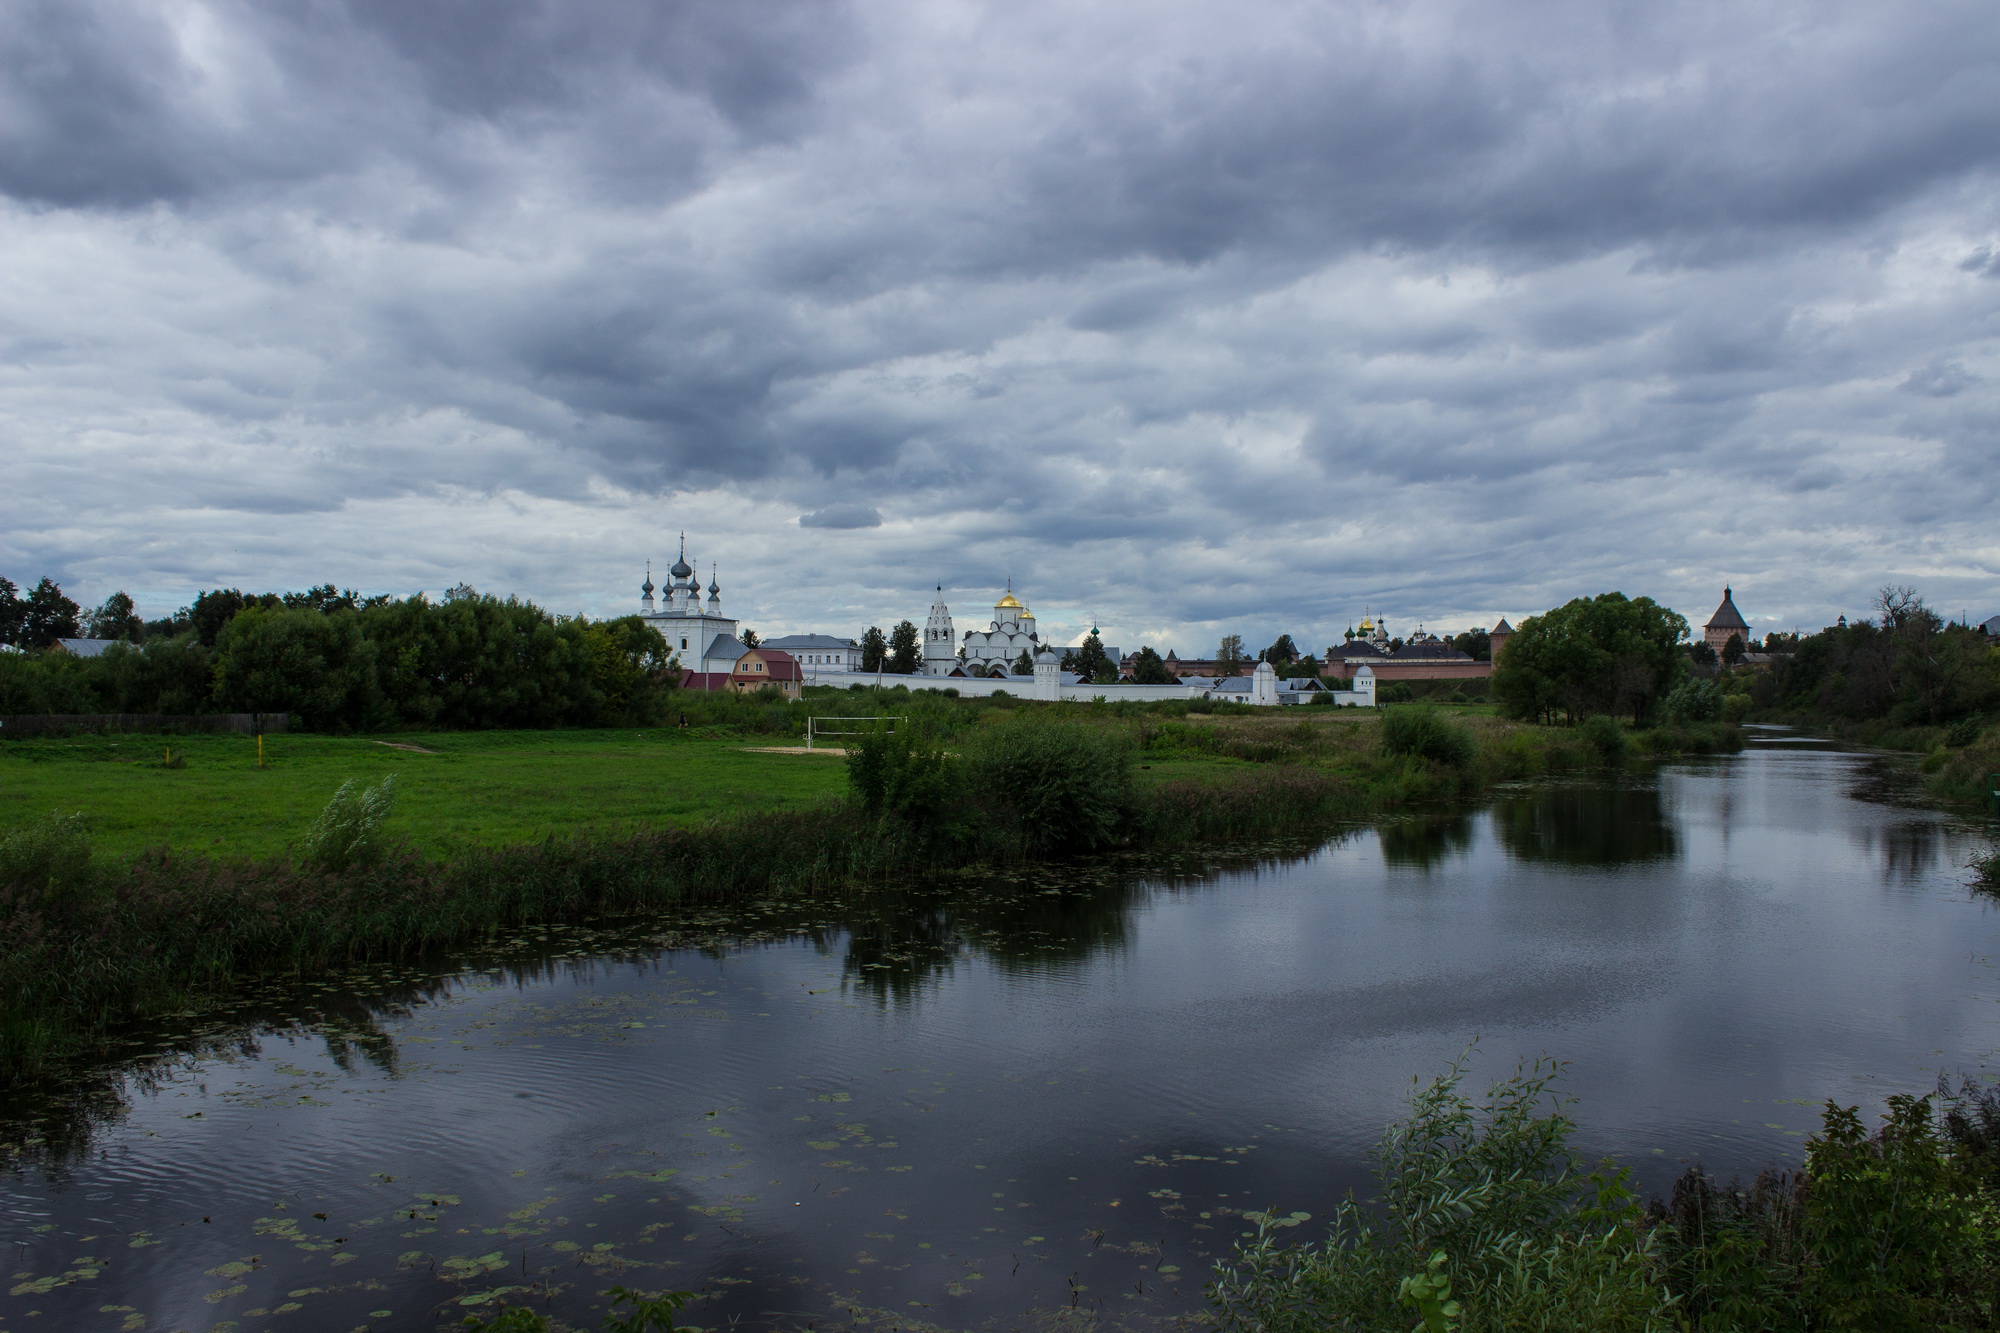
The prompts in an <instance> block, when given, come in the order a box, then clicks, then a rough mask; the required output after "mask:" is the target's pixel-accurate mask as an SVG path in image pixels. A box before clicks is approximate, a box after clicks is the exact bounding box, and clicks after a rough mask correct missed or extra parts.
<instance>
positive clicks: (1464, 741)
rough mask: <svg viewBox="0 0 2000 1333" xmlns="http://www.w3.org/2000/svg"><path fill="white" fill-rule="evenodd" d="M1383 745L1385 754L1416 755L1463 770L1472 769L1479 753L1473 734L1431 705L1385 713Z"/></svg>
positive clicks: (1383, 715) (1407, 707) (1412, 706)
mask: <svg viewBox="0 0 2000 1333" xmlns="http://www.w3.org/2000/svg"><path fill="white" fill-rule="evenodd" d="M1381 745H1382V753H1383V754H1386V755H1392V756H1393V755H1414V756H1415V757H1417V758H1419V759H1425V760H1428V761H1430V762H1431V763H1434V764H1438V765H1440V766H1442V767H1444V768H1451V769H1458V770H1460V771H1464V770H1467V769H1470V768H1471V767H1472V766H1473V763H1474V762H1475V761H1476V760H1477V759H1478V756H1479V744H1478V742H1477V741H1475V740H1474V739H1473V737H1472V733H1471V732H1469V731H1467V730H1466V729H1465V728H1464V727H1462V726H1460V725H1459V724H1458V723H1456V722H1453V721H1451V720H1450V719H1449V718H1447V717H1446V716H1445V715H1444V714H1443V713H1442V712H1440V711H1439V710H1438V709H1436V708H1434V707H1432V706H1431V705H1429V704H1412V705H1407V706H1404V707H1400V708H1391V709H1389V710H1388V711H1386V712H1385V713H1383V714H1382V740H1381Z"/></svg>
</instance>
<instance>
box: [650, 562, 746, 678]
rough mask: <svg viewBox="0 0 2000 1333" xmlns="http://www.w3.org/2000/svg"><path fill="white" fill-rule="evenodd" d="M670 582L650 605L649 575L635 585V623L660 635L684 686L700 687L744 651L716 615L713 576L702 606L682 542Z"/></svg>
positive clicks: (718, 597)
mask: <svg viewBox="0 0 2000 1333" xmlns="http://www.w3.org/2000/svg"><path fill="white" fill-rule="evenodd" d="M668 575H669V577H671V578H672V579H673V582H672V583H670V584H668V585H666V586H665V587H663V588H661V589H659V592H660V600H659V601H658V602H657V603H656V602H655V601H654V600H653V592H654V589H653V572H652V570H651V569H650V568H649V569H648V570H647V571H646V581H645V583H643V584H641V585H640V589H639V592H640V596H639V618H640V619H641V620H643V621H645V622H646V624H647V625H649V626H651V627H652V628H653V629H656V630H658V631H659V632H660V637H661V638H663V639H665V640H666V641H667V651H668V652H669V653H670V654H672V659H673V661H675V662H676V663H677V664H678V665H679V666H680V668H681V670H682V671H683V672H684V673H686V675H687V678H688V680H689V681H690V682H692V681H696V680H703V681H705V680H706V678H707V677H708V676H710V675H712V674H716V673H720V674H721V675H723V676H727V675H728V674H729V673H730V672H732V671H734V670H735V668H736V661H737V659H738V658H740V657H742V656H743V654H744V652H745V649H744V647H743V644H742V643H741V642H740V641H738V639H737V637H736V622H735V621H734V620H732V619H730V618H729V617H728V616H726V615H724V614H723V613H722V588H721V586H720V585H719V584H718V583H717V582H716V576H715V574H714V572H713V571H711V572H710V574H709V577H708V601H707V602H706V604H704V603H703V601H702V596H701V594H702V586H701V576H700V575H699V574H698V573H696V571H695V568H694V566H693V565H691V564H689V563H688V558H687V538H686V537H685V536H684V537H682V538H681V553H680V557H679V558H678V559H676V560H675V561H674V564H673V568H672V569H670V570H669V571H668Z"/></svg>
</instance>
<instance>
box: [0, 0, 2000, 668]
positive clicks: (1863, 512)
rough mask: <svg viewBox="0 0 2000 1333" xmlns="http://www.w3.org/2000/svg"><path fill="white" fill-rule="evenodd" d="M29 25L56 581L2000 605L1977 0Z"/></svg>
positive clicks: (12, 383)
mask: <svg viewBox="0 0 2000 1333" xmlns="http://www.w3.org/2000/svg"><path fill="white" fill-rule="evenodd" d="M1141 19H1143V21H1139V20H1141ZM9 22H10V28H11V32H10V35H11V36H12V37H13V38H14V40H11V41H9V42H7V43H5V44H0V46H4V51H5V52H6V54H4V55H0V194H4V200H0V229H4V230H3V231H0V239H4V241H5V243H6V245H7V247H8V253H9V255H10V261H11V264H10V266H11V269H12V271H13V272H14V273H16V274H18V275H19V277H18V279H17V280H14V281H10V285H9V292H8V295H7V296H6V297H4V298H0V358H4V362H0V368H4V370H5V376H4V378H0V414H4V415H0V430H4V431H5V432H6V438H7V439H8V440H9V441H10V448H9V449H8V450H7V451H6V453H5V455H4V456H0V515H4V518H5V522H4V524H0V571H4V572H8V573H10V574H11V575H13V576H15V577H17V578H18V577H19V576H20V575H22V574H28V575H31V576H32V575H38V574H39V573H41V572H43V571H44V570H45V569H46V570H47V571H49V572H53V573H57V574H59V575H60V576H62V577H64V578H66V579H68V580H70V581H72V582H73V583H75V584H77V585H78V587H79V590H80V591H82V592H83V593H84V595H86V596H90V597H96V596H101V595H102V593H103V592H107V591H109V590H110V589H111V588H112V587H114V586H129V587H131V588H132V590H133V591H134V592H135V593H141V594H144V595H145V596H148V597H151V598H153V599H155V600H156V601H157V602H162V603H165V604H169V605H170V604H172V603H174V602H175V601H178V600H185V598H186V596H187V595H188V593H189V592H190V591H191V590H192V589H193V588H195V587H198V586H204V585H206V584H209V583H216V582H228V583H244V584H256V585H260V586H261V585H266V584H281V583H287V582H304V581H319V580H322V579H325V578H332V579H334V580H335V581H336V582H342V583H365V582H366V583H371V586H379V587H382V588H385V589H401V590H409V589H413V588H416V587H432V588H436V587H443V586H447V585H449V584H450V583H454V582H457V581H459V580H460V579H461V578H465V579H469V580H470V581H471V582H473V583H474V584H476V585H478V586H480V587H510V588H513V589H515V590H517V591H520V592H523V593H525V594H528V595H532V596H536V597H540V598H544V599H547V600H549V601H551V602H552V603H555V604H558V605H561V606H564V607H581V608H587V609H592V610H599V611H601V610H610V609H616V608H618V607H620V606H623V605H624V604H625V602H626V601H628V600H629V599H630V597H631V595H632V594H631V591H630V589H628V588H627V585H628V584H629V585H632V586H633V587H636V584H637V581H638V580H637V578H636V577H634V576H633V575H632V571H634V570H636V569H639V568H640V566H641V563H642V562H643V560H644V559H645V558H647V557H648V556H649V555H651V556H658V555H660V554H662V553H663V552H667V551H668V548H669V547H670V546H671V542H670V541H669V534H670V533H672V532H674V531H677V530H679V529H680V528H681V527H687V528H688V529H690V531H691V532H692V533H693V534H694V535H695V536H696V539H697V544H698V546H699V547H701V548H702V549H706V550H710V551H712V552H713V553H714V554H715V555H716V556H717V557H719V558H720V559H721V560H722V562H723V564H724V566H725V569H728V568H729V566H730V565H732V564H740V568H737V569H734V570H731V571H730V572H729V577H728V578H726V579H725V583H726V585H727V586H728V588H729V589H730V593H729V595H730V596H731V597H734V598H737V599H738V601H737V602H736V605H738V606H739V607H742V608H744V610H745V612H746V614H749V615H752V616H754V617H756V618H757V619H759V620H760V621H762V622H763V623H764V624H766V625H773V626H775V625H787V626H795V627H801V628H805V627H825V628H841V629H845V630H849V631H851V630H852V629H854V628H855V627H856V625H857V624H858V623H861V622H869V621H876V620H884V619H890V618H900V617H901V616H903V615H913V616H918V617H919V618H920V615H921V612H922V610H923V608H924V606H925V605H927V604H928V598H927V597H926V596H925V595H924V589H925V588H927V587H929V586H930V584H932V583H934V582H944V583H945V584H946V585H947V587H948V588H953V589H957V590H962V594H961V593H958V592H955V593H954V595H955V596H957V597H958V598H959V600H961V601H964V602H966V603H967V604H969V605H975V606H976V605H978V604H979V603H980V602H981V601H982V600H985V599H989V598H990V593H991V590H992V589H993V588H994V587H995V586H997V585H998V584H999V583H1000V582H1001V581H1003V580H1004V579H1006V578H1007V577H1009V576H1012V577H1014V578H1015V579H1016V584H1017V586H1019V587H1023V588H1024V589H1025V590H1027V591H1028V592H1029V594H1030V596H1031V599H1039V600H1037V601H1036V605H1037V610H1038V612H1040V614H1041V615H1042V617H1043V619H1044V623H1045V624H1050V625H1052V626H1057V627H1068V628H1075V629H1081V628H1082V627H1083V622H1084V621H1085V620H1087V619H1088V618H1090V617H1091V616H1093V615H1097V616H1101V617H1102V619H1103V622H1104V623H1105V624H1106V625H1107V627H1108V629H1109V628H1115V629H1116V632H1117V637H1118V638H1119V639H1120V640H1121V641H1124V642H1133V643H1136V642H1138V641H1140V640H1141V639H1144V638H1148V637H1150V638H1151V639H1153V640H1164V641H1166V642H1169V643H1175V644H1179V645H1181V646H1183V647H1186V648H1189V649H1196V648H1201V647H1204V646H1205V645H1206V643H1207V641H1208V640H1211V639H1212V638H1213V637H1215V636H1216V635H1217V634H1219V633H1221V632H1224V631H1226V630H1228V629H1232V628H1234V629H1241V630H1243V631H1244V632H1245V633H1246V634H1249V635H1250V636H1251V637H1263V636H1268V635H1271V634H1275V632H1276V631H1277V630H1279V629H1286V630H1290V631H1292V632H1293V633H1295V634H1296V635H1299V636H1300V637H1301V638H1303V639H1305V640H1307V641H1319V640H1323V639H1325V638H1326V637H1328V636H1330V635H1331V634H1334V633H1337V632H1338V630H1339V629H1340V628H1341V627H1342V626H1344V625H1345V624H1346V623H1348V622H1349V621H1352V620H1354V619H1356V618H1358V616H1359V613H1360V608H1361V607H1362V606H1363V605H1370V606H1373V607H1374V608H1375V609H1376V610H1377V611H1386V612H1388V613H1389V614H1391V615H1392V617H1397V618H1399V619H1400V620H1401V621H1403V622H1405V623H1407V622H1413V621H1415V620H1417V619H1424V620H1427V621H1430V622H1432V623H1433V624H1437V623H1444V624H1447V625H1448V624H1452V623H1459V622H1472V621H1479V622H1484V621H1489V620H1491V619H1492V618H1494V617H1495V616H1497V615H1499V614H1503V613H1504V614H1508V615H1512V616H1516V617H1518V616H1519V615H1521V614H1524V613H1528V612H1532V611H1534V610H1537V609H1540V608H1541V607H1544V606H1546V605H1549V604H1551V603H1552V602H1555V601H1559V600H1562V599H1563V598H1566V597H1568V596H1572V595H1576V594H1579V593H1585V592H1594V591H1598V590H1601V589H1602V588H1603V587H1605V586H1611V585H1616V586H1622V587H1625V588H1626V590H1627V591H1630V592H1635V593H1637V592H1649V593H1652V594H1653V595H1655V596H1659V597H1662V598H1664V599H1666V600H1669V601H1673V602H1676V604H1681V603H1685V605H1683V607H1682V609H1683V610H1688V611H1690V612H1697V611H1698V612H1699V613H1700V614H1706V611H1707V610H1708V609H1710V608H1709V606H1708V605H1703V604H1702V603H1704V602H1707V603H1712V601H1713V600H1714V595H1715V587H1712V586H1711V585H1718V586H1719V584H1720V582H1721V581H1722V580H1723V579H1724V578H1734V579H1735V582H1736V586H1737V587H1738V589H1739V591H1740V592H1742V593H1743V594H1744V597H1743V599H1742V600H1743V601H1744V603H1745V609H1746V611H1748V612H1749V613H1750V614H1751V615H1752V617H1753V618H1757V617H1759V616H1767V617H1772V618H1774V619H1775V620H1781V621H1783V622H1784V623H1787V624H1788V623H1790V621H1791V620H1792V619H1799V620H1801V621H1803V622H1805V623H1817V622H1818V621H1820V620H1830V619H1831V618H1832V615H1833V614H1835V613H1836V612H1837V611H1839V610H1848V611H1856V610H1858V609H1860V607H1861V605H1862V603H1863V601H1864V600H1865V597H1866V594H1867V591H1868V590H1869V589H1870V588H1872V587H1873V586H1874V585H1875V584H1878V583H1880V582H1882V581H1883V580H1884V579H1887V578H1890V577H1892V576H1893V577H1895V578H1896V579H1898V580H1899V581H1908V582H1914V583H1918V584H1919V585H1921V586H1924V587H1926V588H1929V589H1932V590H1933V591H1934V594H1935V595H1936V596H1937V597H1938V598H1939V600H1940V601H1942V602H1945V603H1948V604H1955V603H1956V602H1957V601H1959V600H1967V601H1978V602H1980V603H1981V604H1982V605H1983V604H1984V603H1985V600H1987V599H1996V594H1995V591H1994V588H1993V572H1994V567H1995V564H1996V562H2000V546H1996V544H1995V543H1994V541H1993V540H1992V539H1991V538H1990V537H1989V536H1988V535H1987V529H1986V526H1985V525H1983V523H1982V521H1981V516H1982V514H1983V512H1984V511H1985V510H1986V509H1987V508H1988V507H1990V505H1991V504H1992V503H1993V501H1994V499H1995V495H1994V482H1993V480H1992V477H1993V468H1992V461H1993V455H1992V445H1991V440H1992V439H1993V438H1994V427H1995V425H1996V416H2000V391H1996V389H1995V387H1994V386H1995V384H1996V375H1995V362H1996V347H1995V343H1994V336H1993V333H1992V330H1993V329H1994V328H1995V327H1996V322H1995V316H1996V313H2000V287H1997V286H1996V285H1995V284H1992V283H1990V282H1987V281H1985V280H1984V279H1985V278H1987V277H1990V276H1992V275H1993V274H1994V273H1996V272H2000V261H1995V260H1994V258H1993V256H1994V253H1995V247H1996V244H2000V238H1996V236H1995V234H1994V232H1993V228H1992V221H1991V219H1992V217H1993V214H1994V204H1995V202H1996V198H1995V196H1996V181H1995V165H1996V160H2000V133H1996V131H2000V102H1996V101H1995V99H1993V98H1992V97H1991V96H1990V88H1991V86H1992V79H1993V76H1994V73H1995V68H1996V64H2000V33H1996V32H1995V31H1993V29H1992V25H1991V24H1990V23H1988V22H1986V21H1985V15H1984V11H1983V10H1981V9H1979V8H1978V7H1976V6H1971V5H1965V4H1957V5H1954V4H1947V5H1941V6H1934V7H1931V8H1930V9H1927V10H1923V11H1920V12H1915V13H1907V12H1895V13H1891V12H1888V11H1885V10H1883V9H1882V8H1881V7H1879V6H1870V5H1860V4H1846V5H1842V4H1834V5H1804V4H1796V5H1786V6H1779V7H1778V8H1776V9H1772V8H1769V7H1766V8H1764V9H1759V10H1754V11H1749V10H1746V11H1741V12H1735V11H1732V12H1726V13H1724V12H1718V11H1715V10H1713V9H1712V7H1703V6H1696V5H1692V4H1671V3H1670V4H1666V5H1660V6H1651V7H1647V8H1645V9H1643V10H1641V9H1630V8H1626V9H1617V8H1610V9H1607V8H1606V7H1604V6H1601V5H1586V4H1582V3H1576V4H1558V5H1554V6H1545V7H1542V8H1540V9H1536V10H1532V11H1522V10H1519V9H1518V8H1517V9H1514V10H1497V9H1493V8H1491V7H1487V6H1475V5H1469V4H1453V3H1409V4H1401V5H1390V6H1380V5H1364V4H1358V3H1357V4H1336V5H1329V6H1320V7H1313V8H1299V9H1283V10H1272V11H1270V12H1269V13H1267V14H1266V15H1265V16H1264V17H1263V19H1262V21H1261V22H1259V23H1255V24H1245V23H1243V22H1242V19H1241V15H1238V14H1226V13H1223V12H1221V11H1218V10H1216V9H1214V8H1213V7H1211V6H1199V5H1167V6H1160V5H1148V6H1145V7H1144V8H1143V9H1141V8H1139V7H1136V6H1119V5H1109V6H1095V7H1086V8H1083V9H1078V8H1076V7H1074V6H1068V7H1065V6H1054V5H1021V6H1009V7H1005V8H1004V9H971V8H967V9H958V8H953V7H949V6H930V5H914V4H912V5H900V6H899V5H872V6H847V5H839V4H824V3H817V2H816V0H815V2H813V3H806V2H804V0H801V2H800V3H796V4H781V5H770V6H758V7H755V8H746V7H743V6H737V5H728V4H723V3H694V4H685V5H674V6H659V5H653V4H645V3H639V0H630V2H629V3H614V2H612V0H598V2H597V3H585V4H562V5H559V4H556V3H554V2H553V0H510V2H508V3H485V2H482V3H479V4H476V5H472V4H459V3H445V2H443V0H440V2H439V3H434V4H422V5H409V4H393V3H375V2H374V0H368V2H366V3H364V2H362V0H346V2H345V3H342V2H339V0H336V2H335V3H329V4H325V5H318V6H311V7H298V6H288V5H276V4H262V3H250V2H248V0H194V2H193V3H190V4H188V5H184V6H178V7H172V8H166V9H162V8H160V7H158V6H146V5H139V4H136V3H133V2H132V0H78V2H77V3H67V4H55V3H52V0H23V3H22V4H20V5H18V6H16V7H15V9H14V10H13V11H12V13H11V15H10V19H9ZM883 507H887V508H889V510H890V512H891V513H893V514H895V515H896V516H897V520H896V522H895V523H894V524H886V525H885V524H883V523H882V521H881V518H880V509H881V508H883ZM801 527H805V528H810V529H812V535H811V537H810V538H802V536H801V534H800V532H799V529H800V528H801ZM134 532H144V533H147V534H149V537H148V540H146V541H143V542H139V541H134V540H133V539H132V537H131V534H132V533H134ZM1996 609H2000V607H1996ZM1760 623H1761V622H1760Z"/></svg>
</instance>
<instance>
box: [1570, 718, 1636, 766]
mask: <svg viewBox="0 0 2000 1333" xmlns="http://www.w3.org/2000/svg"><path fill="white" fill-rule="evenodd" d="M1576 731H1577V735H1579V736H1581V737H1582V738H1583V740H1584V742H1585V743H1586V744H1588V745H1589V746H1590V748H1591V749H1593V750H1595V751H1597V753H1598V754H1600V755H1602V756H1603V757H1604V758H1606V759H1622V758H1624V756H1625V728H1623V727H1621V726H1619V725H1618V719H1617V718H1615V717H1612V716H1610V715H1609V714H1606V713H1598V714H1596V715H1595V716H1592V717H1587V718H1585V719H1584V720H1583V725H1582V726H1580V727H1578V728H1577V729H1576Z"/></svg>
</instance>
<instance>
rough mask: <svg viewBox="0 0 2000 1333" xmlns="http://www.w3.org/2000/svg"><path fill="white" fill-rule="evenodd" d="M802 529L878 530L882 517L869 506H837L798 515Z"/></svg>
mask: <svg viewBox="0 0 2000 1333" xmlns="http://www.w3.org/2000/svg"><path fill="white" fill-rule="evenodd" d="M799 526H800V527H802V528H841V529H852V528H879V527H881V526H882V515H881V514H879V513H877V512H876V511H875V509H874V508H873V507H872V506H870V505H857V504H838V505H828V506H827V507H826V508H824V509H815V510H813V512H812V513H810V514H800V515H799Z"/></svg>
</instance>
